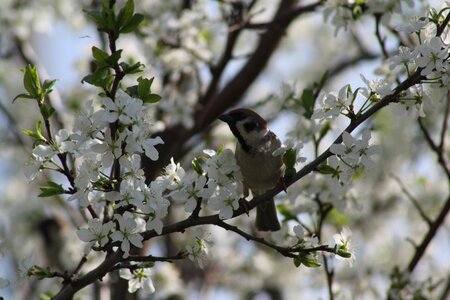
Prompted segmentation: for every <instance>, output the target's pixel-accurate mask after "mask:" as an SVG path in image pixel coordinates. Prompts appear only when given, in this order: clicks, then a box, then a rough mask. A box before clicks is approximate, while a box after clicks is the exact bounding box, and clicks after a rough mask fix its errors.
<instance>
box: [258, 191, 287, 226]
mask: <svg viewBox="0 0 450 300" xmlns="http://www.w3.org/2000/svg"><path fill="white" fill-rule="evenodd" d="M256 228H257V229H258V230H260V231H277V230H280V228H281V226H280V222H279V221H278V216H277V209H276V207H275V201H274V200H273V199H272V200H270V201H264V202H263V203H260V204H258V206H257V207H256Z"/></svg>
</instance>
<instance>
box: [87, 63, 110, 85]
mask: <svg viewBox="0 0 450 300" xmlns="http://www.w3.org/2000/svg"><path fill="white" fill-rule="evenodd" d="M108 77H111V76H109V74H108V68H106V67H104V68H98V69H97V70H95V71H94V73H92V74H89V75H87V76H85V77H84V78H83V79H82V80H81V82H82V83H84V82H87V83H89V84H92V85H94V86H97V87H101V88H103V87H106V86H107V82H108Z"/></svg>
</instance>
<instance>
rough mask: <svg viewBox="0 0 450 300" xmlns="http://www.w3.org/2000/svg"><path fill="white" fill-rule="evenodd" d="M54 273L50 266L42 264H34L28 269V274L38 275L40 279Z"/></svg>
mask: <svg viewBox="0 0 450 300" xmlns="http://www.w3.org/2000/svg"><path fill="white" fill-rule="evenodd" d="M51 274H52V270H51V269H50V267H40V266H36V265H34V266H32V267H31V268H29V269H28V271H27V275H28V276H36V277H37V278H38V279H39V280H42V279H45V278H48V277H50V276H51Z"/></svg>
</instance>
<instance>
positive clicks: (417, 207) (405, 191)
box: [390, 173, 432, 226]
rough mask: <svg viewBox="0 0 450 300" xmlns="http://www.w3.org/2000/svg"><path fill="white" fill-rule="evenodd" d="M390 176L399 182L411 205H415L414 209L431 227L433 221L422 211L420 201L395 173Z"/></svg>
mask: <svg viewBox="0 0 450 300" xmlns="http://www.w3.org/2000/svg"><path fill="white" fill-rule="evenodd" d="M390 176H391V177H392V178H393V179H394V180H395V181H397V183H398V185H399V186H400V188H401V190H402V192H403V193H404V194H405V195H406V197H407V198H408V199H409V200H410V201H411V203H412V204H413V205H414V207H415V208H416V209H417V211H418V212H419V214H420V216H421V217H422V219H423V220H424V221H425V222H426V223H427V224H428V226H431V224H432V222H431V219H430V218H429V217H428V216H427V215H426V213H425V212H424V210H423V209H422V207H421V206H420V204H419V201H418V200H417V199H416V197H414V196H413V195H412V194H411V193H410V192H409V190H408V189H407V188H406V186H405V184H404V183H403V182H402V181H401V180H400V178H398V177H397V176H396V175H395V174H394V173H391V174H390Z"/></svg>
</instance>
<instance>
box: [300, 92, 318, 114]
mask: <svg viewBox="0 0 450 300" xmlns="http://www.w3.org/2000/svg"><path fill="white" fill-rule="evenodd" d="M315 102H316V99H315V98H314V93H313V91H312V90H310V89H304V90H303V92H302V95H301V96H300V105H301V106H302V107H303V108H304V109H305V113H304V114H303V116H304V117H305V118H307V119H311V116H312V114H313V113H314V104H315Z"/></svg>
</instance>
